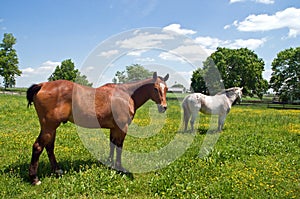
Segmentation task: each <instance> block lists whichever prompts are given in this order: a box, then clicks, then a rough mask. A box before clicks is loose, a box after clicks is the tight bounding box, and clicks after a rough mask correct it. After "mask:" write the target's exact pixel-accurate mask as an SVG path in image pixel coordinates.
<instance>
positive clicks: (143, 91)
mask: <svg viewBox="0 0 300 199" xmlns="http://www.w3.org/2000/svg"><path fill="white" fill-rule="evenodd" d="M168 78H169V75H168V74H167V75H166V76H165V77H164V78H162V77H158V76H157V73H156V72H155V73H154V74H153V78H149V79H146V80H141V81H137V82H133V83H127V84H105V85H104V86H101V87H99V88H90V87H85V86H82V85H79V84H76V83H73V82H70V81H66V80H57V81H53V82H45V83H40V84H34V85H32V86H31V87H30V88H29V89H28V90H27V100H28V106H30V105H31V104H32V102H33V103H34V106H35V109H36V112H37V115H38V117H39V122H40V126H41V131H40V134H39V136H38V138H37V139H36V141H35V143H34V144H33V148H32V158H31V163H30V167H29V177H30V180H31V182H32V184H33V185H39V184H40V183H41V181H39V179H38V177H37V169H38V161H39V157H40V155H41V153H42V151H43V149H44V148H46V151H47V154H48V157H49V160H50V164H51V168H52V170H53V172H55V173H58V174H59V173H61V172H62V171H61V170H60V168H59V166H58V165H57V162H56V158H55V155H54V142H55V135H56V129H57V127H58V126H59V125H60V123H62V122H63V123H65V122H67V121H70V122H72V123H75V124H76V125H79V126H82V127H86V128H108V129H110V155H109V160H110V161H111V163H112V164H113V157H114V151H115V149H116V163H115V165H113V166H114V168H116V169H117V170H120V171H125V169H124V168H123V167H122V164H121V153H122V147H123V142H124V139H125V136H126V133H127V129H128V125H129V124H130V123H131V121H132V119H133V118H134V115H135V112H136V110H137V109H138V108H139V107H140V106H142V105H143V104H144V103H145V102H146V101H148V100H149V99H151V100H153V101H154V102H155V103H156V104H157V106H158V111H159V112H161V113H163V112H165V111H166V109H167V102H166V92H167V85H166V83H165V82H166V81H167V80H168Z"/></svg>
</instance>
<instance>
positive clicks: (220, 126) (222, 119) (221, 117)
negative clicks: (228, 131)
mask: <svg viewBox="0 0 300 199" xmlns="http://www.w3.org/2000/svg"><path fill="white" fill-rule="evenodd" d="M225 119H226V114H224V115H219V121H218V131H219V132H221V131H222V130H223V127H224V123H225Z"/></svg>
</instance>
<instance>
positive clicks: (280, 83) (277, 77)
mask: <svg viewBox="0 0 300 199" xmlns="http://www.w3.org/2000/svg"><path fill="white" fill-rule="evenodd" d="M272 71H273V72H272V74H271V79H270V82H269V85H270V88H272V89H273V90H274V91H275V92H276V94H277V95H279V97H280V99H281V100H282V101H285V102H287V101H289V100H290V101H293V99H299V98H300V47H297V48H290V49H286V50H283V51H281V52H279V53H278V54H277V57H276V58H275V59H274V60H273V62H272Z"/></svg>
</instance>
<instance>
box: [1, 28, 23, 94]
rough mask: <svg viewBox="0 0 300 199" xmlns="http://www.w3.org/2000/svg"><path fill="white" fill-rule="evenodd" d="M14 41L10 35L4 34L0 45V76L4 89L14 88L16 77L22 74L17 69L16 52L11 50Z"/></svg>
mask: <svg viewBox="0 0 300 199" xmlns="http://www.w3.org/2000/svg"><path fill="white" fill-rule="evenodd" d="M16 41H17V40H16V38H15V37H14V36H13V35H12V34H11V33H5V34H4V38H3V40H2V43H0V76H2V77H3V83H4V88H5V89H6V88H9V87H13V86H15V85H16V76H20V75H21V74H22V71H20V70H19V68H18V63H19V61H18V57H17V52H16V50H15V49H14V48H13V45H15V44H16Z"/></svg>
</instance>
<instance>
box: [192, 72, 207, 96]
mask: <svg viewBox="0 0 300 199" xmlns="http://www.w3.org/2000/svg"><path fill="white" fill-rule="evenodd" d="M204 74H205V72H204V70H203V69H202V68H198V69H197V70H195V71H194V72H193V75H192V78H191V81H192V82H191V88H190V90H191V91H193V92H196V93H203V94H206V95H207V94H209V92H208V88H207V87H206V83H205V80H204Z"/></svg>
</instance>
